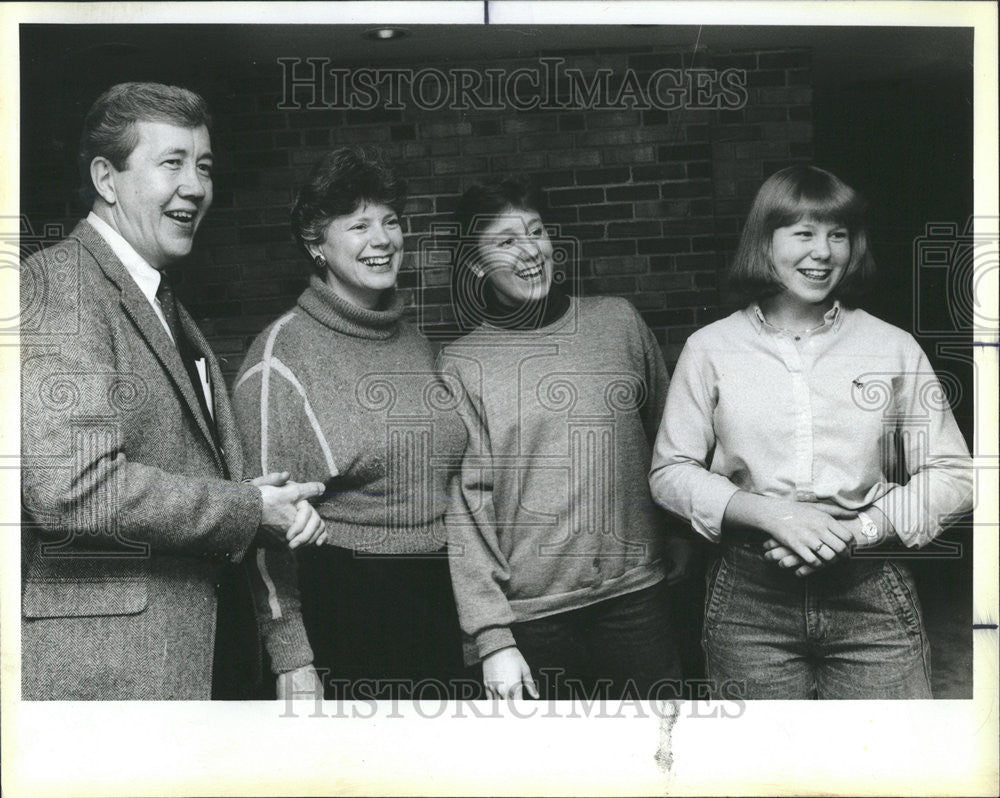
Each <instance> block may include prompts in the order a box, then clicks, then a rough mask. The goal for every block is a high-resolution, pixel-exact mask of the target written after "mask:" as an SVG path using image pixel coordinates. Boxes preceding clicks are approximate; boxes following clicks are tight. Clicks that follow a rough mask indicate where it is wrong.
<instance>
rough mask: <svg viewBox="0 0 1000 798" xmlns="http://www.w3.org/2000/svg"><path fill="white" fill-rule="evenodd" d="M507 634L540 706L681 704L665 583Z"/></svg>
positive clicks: (519, 625)
mask: <svg viewBox="0 0 1000 798" xmlns="http://www.w3.org/2000/svg"><path fill="white" fill-rule="evenodd" d="M511 629H512V631H513V633H514V639H515V640H516V641H517V647H518V649H519V650H520V652H521V654H522V656H523V657H524V659H525V661H526V662H527V663H528V666H529V667H530V668H531V672H532V675H533V676H534V678H535V682H536V683H537V685H538V691H539V693H540V694H541V697H542V698H543V699H557V700H562V699H569V698H595V697H596V698H606V699H611V700H613V699H621V698H633V699H636V698H641V699H645V698H662V699H671V698H681V697H682V693H681V690H680V688H681V664H680V659H679V657H678V654H677V646H676V643H675V635H674V630H673V627H672V624H671V613H670V607H669V594H668V591H667V585H666V582H665V581H661V582H659V583H657V584H656V585H653V586H652V587H648V588H645V589H643V590H637V591H634V592H632V593H626V594H625V595H624V596H616V597H615V598H612V599H606V600H604V601H600V602H598V603H596V604H591V605H590V606H588V607H582V608H581V609H578V610H571V611H570V612H562V613H559V614H557V615H550V616H547V617H545V618H538V619H537V620H533V621H525V622H523V623H516V624H514V625H513V626H512V627H511Z"/></svg>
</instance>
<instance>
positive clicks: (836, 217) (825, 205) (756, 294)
mask: <svg viewBox="0 0 1000 798" xmlns="http://www.w3.org/2000/svg"><path fill="white" fill-rule="evenodd" d="M867 211H868V206H867V203H866V202H865V200H864V198H863V197H862V196H861V195H860V194H858V193H857V192H856V191H855V190H854V189H853V188H851V187H850V186H849V185H847V184H846V183H844V182H843V181H842V180H840V178H838V177H837V176H836V175H833V174H831V173H830V172H827V171H826V170H825V169H820V168H818V167H816V166H805V165H799V166H789V167H786V168H785V169H782V170H780V171H778V172H775V173H774V174H773V175H771V176H770V177H769V178H768V179H767V180H765V181H764V184H763V185H762V186H761V187H760V190H759V191H758V192H757V196H756V197H755V198H754V201H753V205H751V207H750V213H749V215H748V216H747V220H746V224H745V225H744V226H743V232H742V234H741V235H740V242H739V245H738V246H737V249H736V257H735V258H734V259H733V263H732V266H731V267H730V269H729V283H730V286H731V287H732V288H733V289H734V290H735V291H737V292H739V293H741V294H742V295H743V296H744V298H745V299H747V300H754V299H760V298H762V297H765V296H771V295H774V294H777V293H779V292H780V291H781V290H782V285H781V282H780V281H779V280H778V276H777V274H776V273H775V271H774V266H773V265H772V262H771V240H772V237H773V235H774V231H775V230H777V229H778V228H779V227H788V226H789V225H793V224H796V223H797V222H799V221H801V220H802V219H807V218H808V219H812V220H814V221H817V222H822V223H826V224H837V225H843V226H844V227H846V228H847V230H848V234H849V236H850V241H851V259H850V262H849V263H848V264H847V268H846V269H845V270H844V276H843V277H842V278H841V279H840V282H838V283H837V285H836V286H834V289H833V291H832V293H831V296H832V297H833V298H834V299H844V298H848V297H851V296H855V295H857V294H858V293H860V292H861V291H862V290H863V288H864V287H865V284H866V283H867V282H868V281H869V280H870V279H871V278H872V276H873V275H874V273H875V260H874V258H872V255H871V252H870V251H869V248H868V230H867Z"/></svg>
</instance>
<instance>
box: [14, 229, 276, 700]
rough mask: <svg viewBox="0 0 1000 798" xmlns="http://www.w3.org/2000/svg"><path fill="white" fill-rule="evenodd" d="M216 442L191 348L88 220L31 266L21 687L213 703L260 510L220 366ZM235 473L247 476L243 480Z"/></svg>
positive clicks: (57, 693)
mask: <svg viewBox="0 0 1000 798" xmlns="http://www.w3.org/2000/svg"><path fill="white" fill-rule="evenodd" d="M178 312H179V316H180V321H181V325H182V327H183V329H184V332H185V334H186V335H187V337H188V339H189V340H190V342H191V344H192V346H193V348H194V349H195V350H196V351H197V352H198V353H200V355H202V356H204V358H205V362H206V364H207V366H208V372H209V377H210V380H211V385H212V392H213V395H214V397H213V398H214V413H215V423H216V427H217V433H218V445H216V443H215V442H213V437H212V434H211V430H210V428H209V426H208V423H210V422H207V421H206V419H205V418H204V416H203V413H202V411H201V409H200V407H199V403H198V399H197V397H196V395H195V392H194V389H193V387H192V385H191V381H190V378H189V377H188V374H187V372H186V371H185V369H184V364H183V363H182V361H181V359H180V355H179V354H178V351H177V348H176V347H175V346H174V344H173V342H172V341H171V340H170V338H169V336H168V335H167V333H166V332H165V330H164V329H163V326H162V325H161V323H160V321H159V319H158V318H157V316H156V314H155V312H154V311H153V309H152V307H150V304H149V302H148V301H147V299H146V298H145V296H144V295H143V294H142V292H141V291H140V289H139V287H138V285H136V283H135V281H134V280H133V279H132V277H131V276H130V275H129V274H128V272H127V271H126V269H125V267H124V266H123V265H122V263H121V261H119V260H118V258H117V257H116V256H115V255H114V253H113V252H112V250H111V248H110V247H109V246H108V245H107V243H106V242H105V241H104V239H103V238H101V236H100V235H99V234H98V233H97V232H96V231H95V230H94V228H93V227H91V226H90V225H89V224H88V223H87V222H85V221H83V222H80V223H79V224H78V225H77V226H76V228H75V229H74V230H73V232H72V233H71V234H70V236H69V237H68V238H67V239H65V240H64V241H62V242H60V243H59V244H56V245H55V246H53V247H50V248H48V249H45V250H42V251H41V252H39V253H36V254H35V255H33V256H31V257H30V258H28V259H26V260H25V262H24V263H22V269H21V315H22V319H21V321H22V324H21V441H22V444H21V457H22V472H21V473H22V506H23V510H22V518H23V527H22V541H21V545H22V621H21V672H22V679H21V691H22V697H23V698H25V699H78V700H79V699H132V700H138V699H207V698H209V697H210V691H211V684H212V659H213V642H214V640H215V625H216V606H217V596H216V591H217V588H218V584H219V578H220V573H221V572H222V570H223V567H224V566H225V565H226V562H227V560H228V561H233V562H238V561H240V560H242V558H243V556H244V554H245V553H246V551H247V549H248V547H249V546H250V544H251V542H252V540H253V538H254V536H255V534H256V532H257V528H258V526H259V524H260V519H261V496H260V491H259V490H258V489H257V488H255V487H253V486H252V485H248V484H245V483H241V482H240V481H239V480H241V479H242V477H243V455H242V450H241V445H240V438H239V434H238V432H237V429H236V423H235V420H234V416H233V413H232V409H231V407H230V405H229V400H228V397H227V394H226V388H225V382H224V381H223V378H222V374H221V372H220V370H219V366H218V363H217V362H216V359H215V357H214V356H213V354H212V351H211V349H210V347H209V345H208V342H207V341H206V340H205V338H204V336H203V335H202V334H201V332H200V331H199V330H198V328H197V326H196V325H195V324H194V322H193V320H192V319H191V317H190V316H189V315H188V313H187V312H186V311H185V310H184V308H182V307H178ZM231 480H236V481H231Z"/></svg>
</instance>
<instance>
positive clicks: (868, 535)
mask: <svg viewBox="0 0 1000 798" xmlns="http://www.w3.org/2000/svg"><path fill="white" fill-rule="evenodd" d="M858 520H859V521H860V522H861V534H862V535H864V536H865V541H866V542H867V543H868V544H873V543H878V527H877V526H876V525H875V522H874V521H873V520H872V517H871V516H870V515H868V513H858Z"/></svg>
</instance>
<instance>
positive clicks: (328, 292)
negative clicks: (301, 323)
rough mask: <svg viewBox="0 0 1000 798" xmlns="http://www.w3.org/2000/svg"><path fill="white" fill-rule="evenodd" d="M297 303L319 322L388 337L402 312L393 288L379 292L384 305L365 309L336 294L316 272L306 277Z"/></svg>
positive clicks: (364, 335) (355, 332)
mask: <svg viewBox="0 0 1000 798" xmlns="http://www.w3.org/2000/svg"><path fill="white" fill-rule="evenodd" d="M298 304H299V307H300V308H302V309H303V310H304V311H305V312H306V313H308V314H309V315H310V316H312V317H313V318H314V319H316V321H318V322H319V323H320V324H322V325H324V326H326V327H329V328H330V329H331V330H336V331H337V332H341V333H344V334H345V335H353V336H354V337H356V338H371V339H376V340H386V339H389V338H392V337H394V336H395V335H396V334H397V333H398V332H399V320H400V319H401V318H402V316H403V301H402V299H401V298H400V297H399V295H398V294H397V293H396V290H395V289H391V290H390V291H388V292H387V294H386V295H384V296H383V301H382V304H383V305H384V306H385V307H384V309H381V310H368V309H367V308H362V307H359V306H358V305H355V304H354V303H352V302H348V301H347V300H346V299H344V298H342V297H340V296H338V295H337V294H336V293H334V291H333V290H332V289H331V288H330V287H329V286H328V285H327V284H326V283H325V282H323V279H322V278H321V277H319V276H318V275H313V276H312V277H311V278H310V279H309V287H308V288H307V289H306V290H305V291H303V292H302V295H301V296H300V297H299V302H298Z"/></svg>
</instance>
